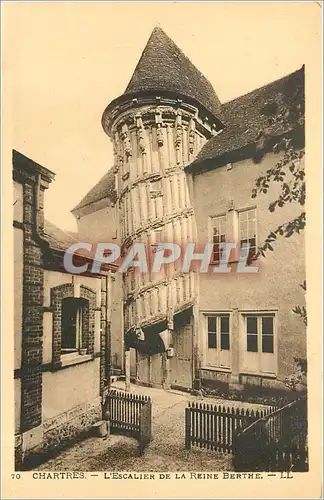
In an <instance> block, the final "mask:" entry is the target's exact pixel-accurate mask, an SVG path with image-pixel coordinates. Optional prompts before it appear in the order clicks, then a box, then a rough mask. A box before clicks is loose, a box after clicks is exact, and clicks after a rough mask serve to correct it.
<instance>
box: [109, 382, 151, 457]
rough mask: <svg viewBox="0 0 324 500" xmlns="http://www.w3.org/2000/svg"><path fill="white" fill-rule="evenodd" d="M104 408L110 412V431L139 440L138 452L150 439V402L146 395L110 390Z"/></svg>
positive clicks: (142, 449) (141, 450) (141, 451)
mask: <svg viewBox="0 0 324 500" xmlns="http://www.w3.org/2000/svg"><path fill="white" fill-rule="evenodd" d="M105 406H106V408H107V409H109V413H110V432H111V433H112V434H123V435H126V436H131V437H134V438H136V439H137V440H138V441H139V450H140V454H142V453H143V451H144V449H145V447H146V446H147V445H148V443H149V442H150V441H151V439H152V402H151V398H150V397H148V396H142V395H139V394H130V393H124V392H118V391H111V392H110V393H109V394H108V395H107V400H106V405H105Z"/></svg>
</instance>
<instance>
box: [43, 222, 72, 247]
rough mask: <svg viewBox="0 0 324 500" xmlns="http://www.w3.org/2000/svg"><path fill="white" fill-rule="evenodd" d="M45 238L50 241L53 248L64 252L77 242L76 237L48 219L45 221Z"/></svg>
mask: <svg viewBox="0 0 324 500" xmlns="http://www.w3.org/2000/svg"><path fill="white" fill-rule="evenodd" d="M44 239H45V240H46V241H47V242H48V243H49V246H50V248H51V249H52V250H58V251H63V252H64V251H65V250H66V249H67V248H69V247H70V246H71V245H73V243H76V242H77V239H76V238H73V237H72V236H70V235H69V234H68V233H66V232H65V231H63V230H62V229H60V228H59V227H57V226H56V225H55V224H53V223H52V222H50V221H49V220H47V219H45V221H44Z"/></svg>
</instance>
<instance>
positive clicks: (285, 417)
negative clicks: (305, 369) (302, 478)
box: [233, 398, 308, 472]
mask: <svg viewBox="0 0 324 500" xmlns="http://www.w3.org/2000/svg"><path fill="white" fill-rule="evenodd" d="M233 453H234V467H235V470H237V471H274V472H280V471H288V470H295V471H297V472H304V471H307V470H308V450H307V399H306V398H301V399H298V400H296V401H293V402H292V403H289V404H288V405H286V406H284V407H283V408H280V409H278V410H276V411H275V412H273V413H271V414H269V415H266V416H264V417H262V418H259V419H258V420H256V421H255V422H253V423H251V424H250V425H249V426H247V427H246V428H245V429H242V430H241V431H239V432H237V433H236V435H235V437H234V449H233Z"/></svg>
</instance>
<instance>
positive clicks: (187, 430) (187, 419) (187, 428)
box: [185, 408, 191, 450]
mask: <svg viewBox="0 0 324 500" xmlns="http://www.w3.org/2000/svg"><path fill="white" fill-rule="evenodd" d="M185 444H186V450H190V445H191V440H190V408H186V413H185Z"/></svg>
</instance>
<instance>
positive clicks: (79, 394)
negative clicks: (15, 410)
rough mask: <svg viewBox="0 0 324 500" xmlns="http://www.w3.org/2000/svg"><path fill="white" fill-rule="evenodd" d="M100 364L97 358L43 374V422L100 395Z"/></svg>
mask: <svg viewBox="0 0 324 500" xmlns="http://www.w3.org/2000/svg"><path fill="white" fill-rule="evenodd" d="M99 364H100V360H99V359H95V360H94V361H89V362H87V363H82V364H79V365H73V366H70V367H69V368H64V369H63V370H59V371H57V372H45V373H44V374H43V415H42V418H43V422H45V421H46V420H48V419H49V418H53V417H55V416H57V415H60V414H61V413H64V412H66V411H68V410H71V409H72V408H74V407H76V406H78V405H81V404H85V403H87V402H90V401H92V400H93V399H95V398H96V397H99V367H100V366H99Z"/></svg>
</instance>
